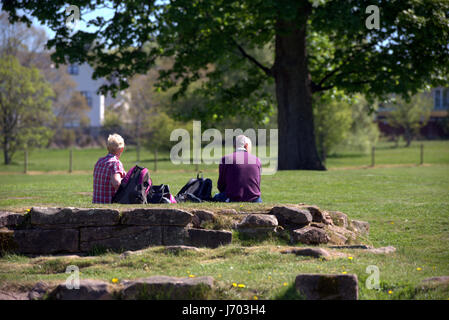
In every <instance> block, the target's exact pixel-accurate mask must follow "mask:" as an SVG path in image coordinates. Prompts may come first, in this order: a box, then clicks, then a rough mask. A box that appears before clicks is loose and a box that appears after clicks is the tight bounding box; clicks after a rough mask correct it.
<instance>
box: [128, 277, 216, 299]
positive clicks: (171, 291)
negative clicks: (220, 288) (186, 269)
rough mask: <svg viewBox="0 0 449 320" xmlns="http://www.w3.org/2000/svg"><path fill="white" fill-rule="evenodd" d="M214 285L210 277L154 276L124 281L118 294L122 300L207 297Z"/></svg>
mask: <svg viewBox="0 0 449 320" xmlns="http://www.w3.org/2000/svg"><path fill="white" fill-rule="evenodd" d="M213 285H214V279H213V278H212V277H197V278H175V277H167V276H154V277H150V278H146V279H137V280H132V281H125V282H124V283H123V290H122V291H121V293H120V295H121V298H122V299H124V300H135V299H138V300H150V299H151V300H153V299H158V300H172V299H173V300H196V299H207V297H208V295H209V293H210V292H211V290H212V288H213Z"/></svg>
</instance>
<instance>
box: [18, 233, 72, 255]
mask: <svg viewBox="0 0 449 320" xmlns="http://www.w3.org/2000/svg"><path fill="white" fill-rule="evenodd" d="M13 236H14V243H15V246H16V248H17V249H16V250H17V252H20V253H28V254H54V253H64V252H78V251H79V248H78V243H79V231H78V230H76V229H55V230H46V229H31V230H15V231H14V234H13Z"/></svg>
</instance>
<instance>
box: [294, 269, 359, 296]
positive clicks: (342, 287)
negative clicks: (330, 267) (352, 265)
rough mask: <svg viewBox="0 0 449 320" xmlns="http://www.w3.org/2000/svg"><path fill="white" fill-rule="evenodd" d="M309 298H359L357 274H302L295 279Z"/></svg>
mask: <svg viewBox="0 0 449 320" xmlns="http://www.w3.org/2000/svg"><path fill="white" fill-rule="evenodd" d="M295 287H296V290H298V291H299V292H300V293H301V294H302V295H303V296H304V297H305V298H306V299H307V300H357V299H358V280H357V275H355V274H341V275H335V274H300V275H298V276H297V277H296V281H295Z"/></svg>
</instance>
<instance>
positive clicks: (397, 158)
mask: <svg viewBox="0 0 449 320" xmlns="http://www.w3.org/2000/svg"><path fill="white" fill-rule="evenodd" d="M421 143H423V144H424V163H426V164H444V163H449V141H423V142H420V141H415V142H413V143H412V145H411V146H410V147H408V148H405V147H404V146H403V144H400V146H399V147H398V148H395V146H394V143H391V142H380V143H378V144H377V145H376V153H375V155H376V157H375V163H376V165H390V164H391V165H400V164H419V162H420V145H421ZM228 151H229V150H228ZM254 153H255V154H257V150H255V151H254ZM265 153H266V154H268V155H270V152H269V151H264V152H263V154H265ZM105 154H106V151H105V149H100V148H94V149H74V150H73V167H72V170H73V171H83V172H84V173H86V172H92V170H93V167H94V165H95V162H96V161H97V160H98V158H100V157H102V156H104V155H105ZM223 154H224V153H223ZM69 155H70V151H69V150H61V149H39V150H33V151H30V152H29V154H28V170H29V171H30V172H33V171H45V172H49V171H60V172H68V170H69ZM121 161H122V162H123V165H124V167H125V170H128V169H129V168H131V167H132V166H133V165H135V164H136V163H139V164H140V165H141V166H145V167H147V168H149V169H150V170H154V154H153V153H152V152H150V151H149V150H145V149H142V150H141V153H140V161H137V153H136V149H135V147H133V146H130V147H126V150H125V152H124V153H123V155H122V158H121ZM370 165H371V153H370V152H369V153H362V152H357V151H353V150H352V151H351V150H341V151H339V152H338V153H334V154H331V155H329V157H328V159H327V161H326V166H327V168H329V169H334V168H342V167H355V166H370ZM198 166H199V169H200V170H203V171H207V172H209V171H214V170H215V169H216V167H217V165H216V164H205V163H201V164H199V165H198ZM23 170H24V154H23V152H18V153H16V154H15V156H14V158H13V160H12V164H10V165H8V166H6V165H4V164H3V163H2V164H0V172H5V173H6V172H17V173H20V172H23ZM157 170H160V171H173V170H176V171H187V172H192V171H194V170H195V165H194V164H185V165H184V164H183V165H175V164H172V163H171V161H170V154H169V152H167V151H165V152H159V153H158V161H157Z"/></svg>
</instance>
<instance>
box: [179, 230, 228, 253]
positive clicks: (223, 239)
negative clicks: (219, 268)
mask: <svg viewBox="0 0 449 320" xmlns="http://www.w3.org/2000/svg"><path fill="white" fill-rule="evenodd" d="M187 232H188V234H189V236H188V238H189V245H191V246H194V247H208V248H217V247H219V246H222V245H226V244H230V243H231V241H232V232H230V231H225V230H205V229H193V228H192V229H188V230H187Z"/></svg>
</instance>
